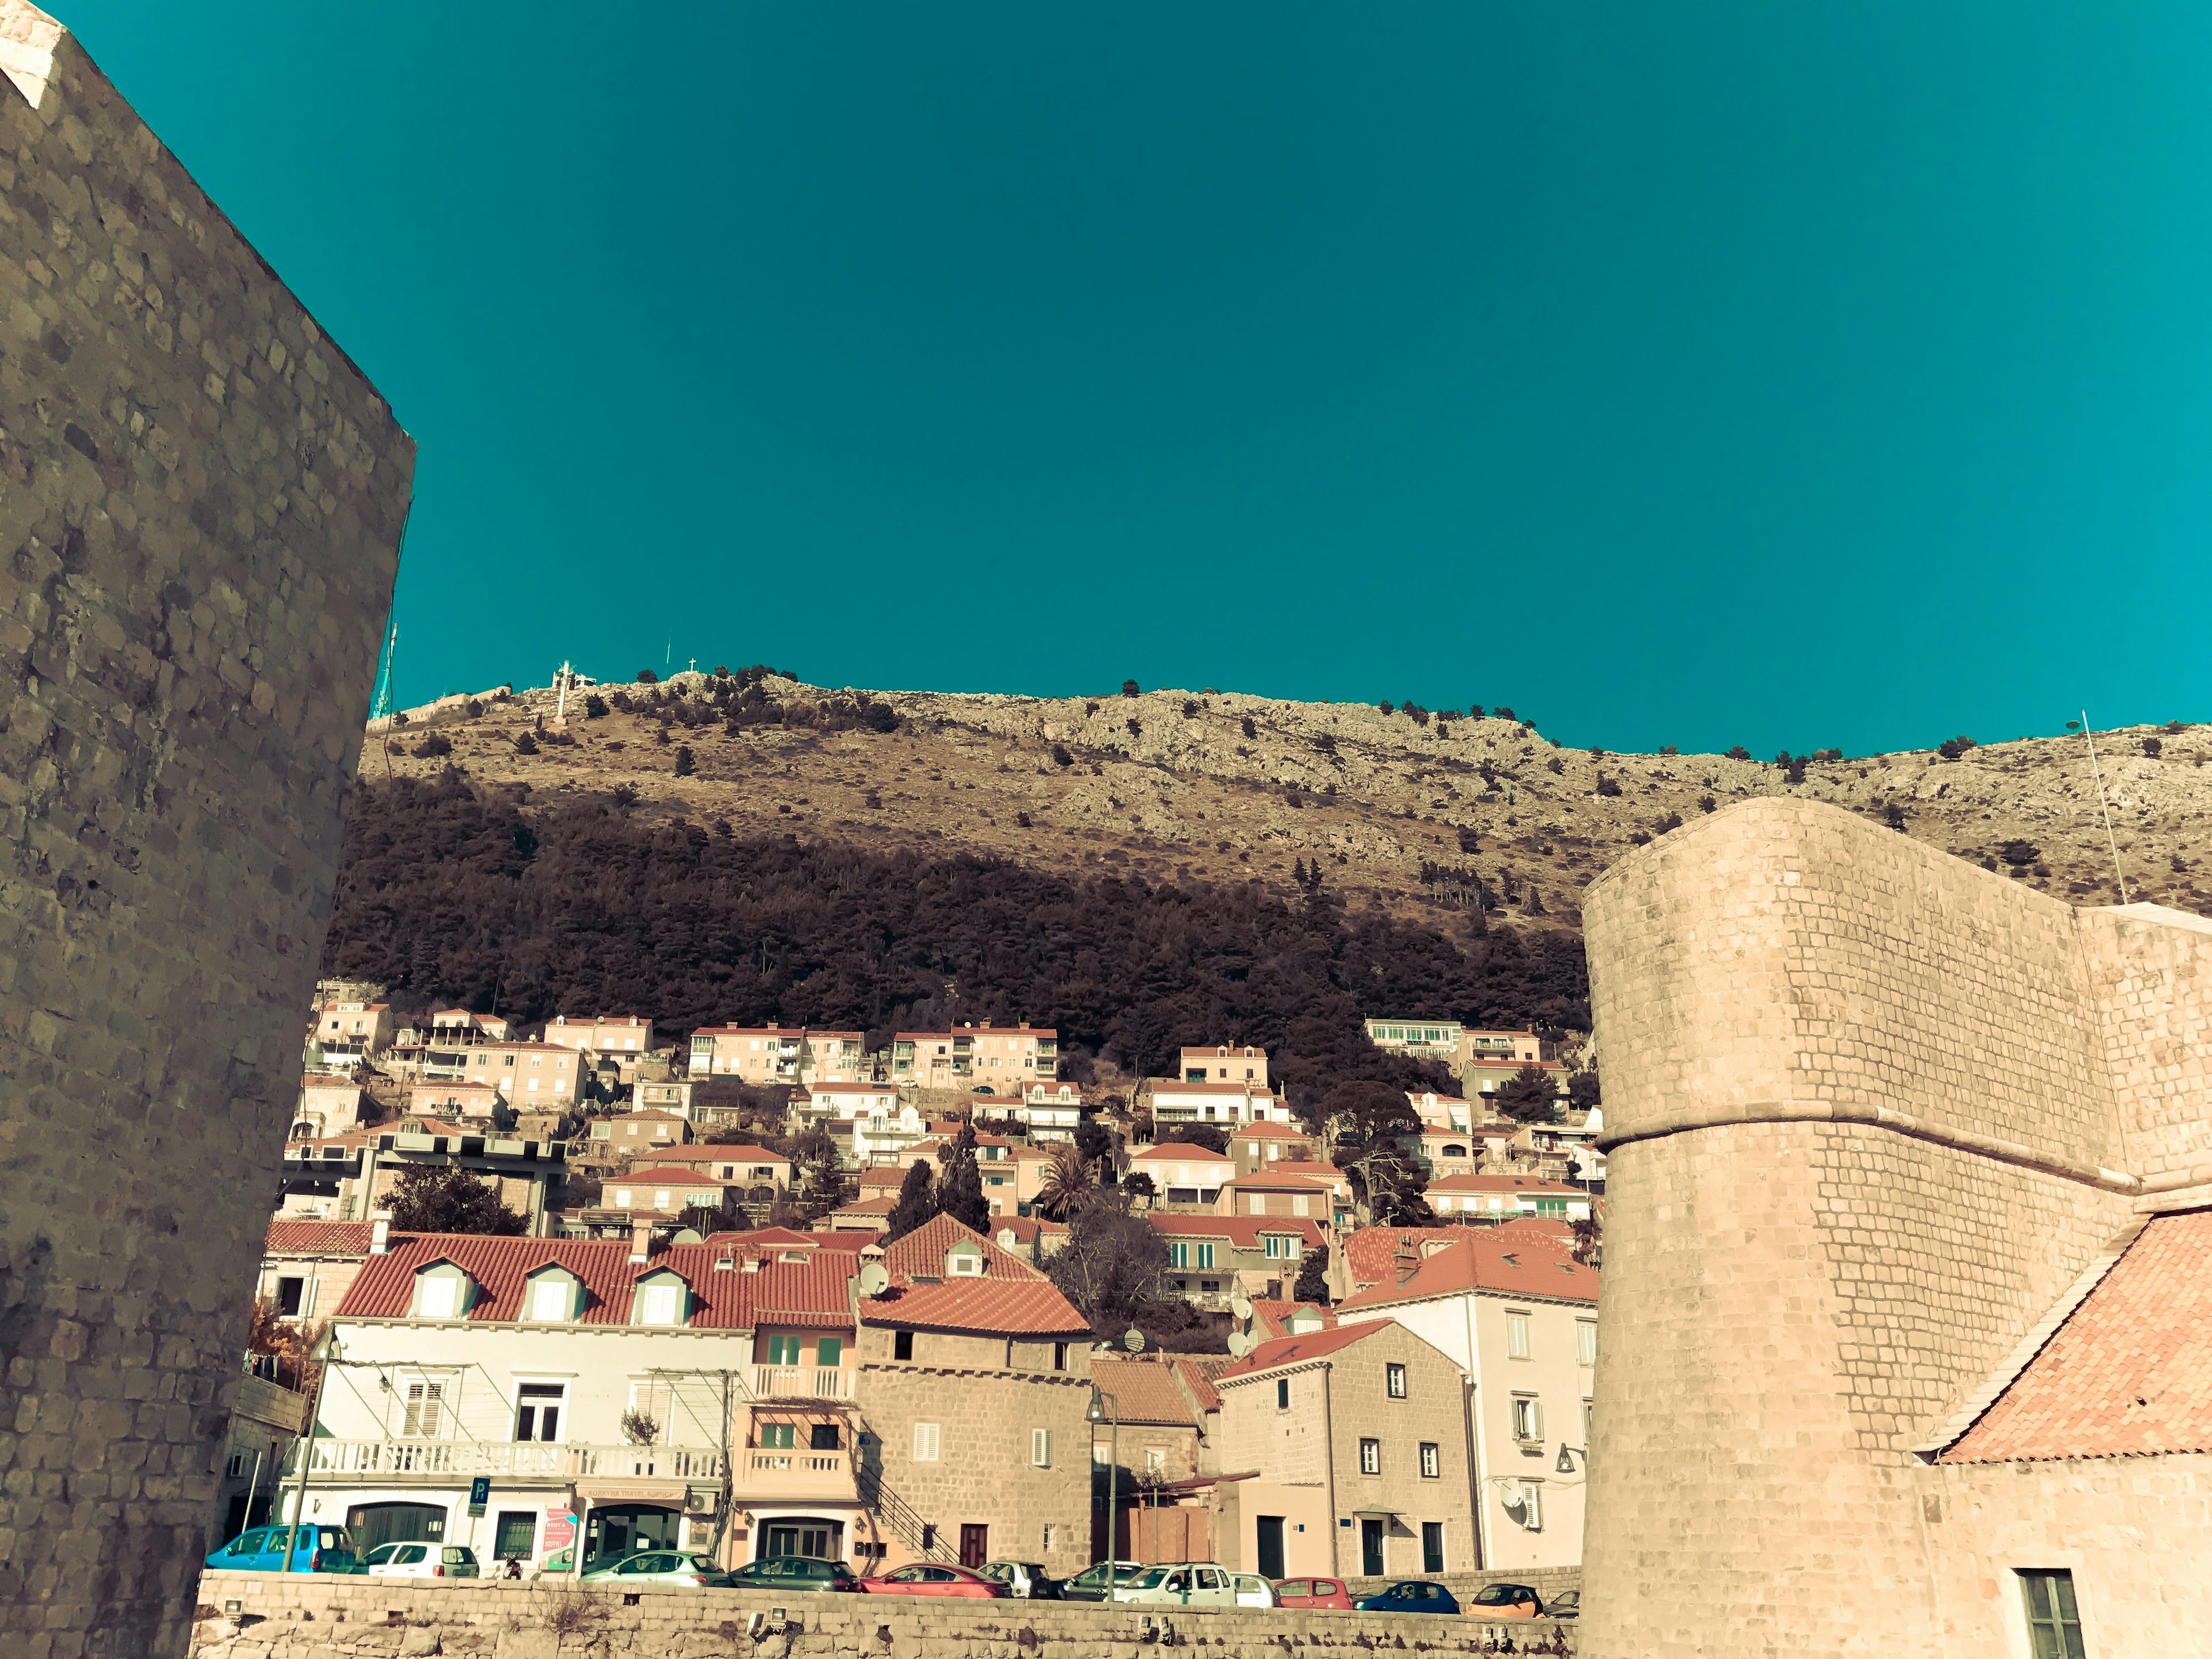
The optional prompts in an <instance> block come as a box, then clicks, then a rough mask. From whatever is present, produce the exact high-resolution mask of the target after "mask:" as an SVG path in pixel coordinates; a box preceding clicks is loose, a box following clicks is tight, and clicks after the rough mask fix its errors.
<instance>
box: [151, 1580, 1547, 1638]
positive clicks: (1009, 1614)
mask: <svg viewBox="0 0 2212 1659" xmlns="http://www.w3.org/2000/svg"><path fill="white" fill-rule="evenodd" d="M229 1601H237V1602H239V1603H240V1607H239V1610H238V1612H237V1613H228V1612H227V1611H226V1604H227V1603H228V1602H229ZM200 1603H201V1610H202V1612H204V1613H207V1614H209V1615H210V1616H209V1617H207V1618H205V1619H204V1620H201V1622H200V1623H199V1624H198V1625H197V1626H195V1627H194V1631H193V1641H192V1653H193V1655H194V1659H217V1656H221V1659H329V1656H331V1655H337V1654H355V1653H362V1654H370V1653H374V1654H379V1655H385V1654H407V1655H413V1654H483V1655H486V1656H492V1655H496V1656H498V1659H583V1656H587V1655H588V1656H591V1659H625V1656H636V1659H814V1656H822V1659H829V1656H833V1655H834V1656H836V1659H855V1656H869V1659H878V1656H879V1659H1051V1656H1054V1655H1058V1656H1060V1659H1139V1655H1141V1654H1144V1653H1146V1652H1148V1651H1157V1650H1159V1649H1160V1648H1162V1647H1168V1646H1172V1647H1196V1646H1198V1645H1199V1644H1201V1643H1203V1644H1206V1650H1207V1652H1208V1653H1218V1654H1221V1655H1223V1656H1224V1659H1282V1655H1283V1654H1284V1652H1285V1650H1289V1649H1293V1648H1304V1647H1322V1648H1344V1649H1347V1650H1355V1651H1360V1652H1365V1651H1370V1650H1380V1649H1389V1650H1392V1651H1394V1652H1395V1651H1397V1650H1400V1649H1401V1647H1402V1648H1403V1649H1405V1650H1419V1651H1424V1652H1429V1653H1443V1654H1455V1653H1469V1654H1472V1653H1497V1652H1501V1651H1510V1652H1516V1653H1527V1652H1534V1653H1549V1654H1562V1655H1570V1654H1572V1653H1573V1652H1574V1651H1575V1645H1574V1643H1575V1626H1573V1625H1572V1624H1571V1623H1569V1624H1554V1623H1553V1622H1552V1621H1550V1620H1501V1621H1488V1620H1479V1619H1473V1618H1459V1619H1422V1618H1415V1617H1412V1616H1410V1615H1408V1614H1405V1613H1337V1612H1325V1611H1305V1610H1303V1609H1299V1608H1296V1607H1275V1608H1268V1609H1265V1610H1262V1609H1258V1608H1251V1609H1245V1608H1238V1609H1236V1610H1233V1611H1224V1610H1219V1609H1214V1608H1204V1609H1201V1608H1182V1607H1164V1608H1157V1609H1155V1608H1146V1607H1104V1606H1101V1605H1099V1604H1097V1603H1095V1602H1084V1601H950V1600H938V1599H935V1598H925V1597H921V1596H908V1595H818V1594H817V1595H767V1594H764V1593H763V1592H760V1591H757V1590H647V1591H642V1592H639V1593H637V1594H636V1595H635V1599H634V1600H631V1599H629V1598H625V1597H624V1596H623V1595H621V1594H619V1593H617V1594H611V1595H607V1594H600V1593H598V1592H595V1591H593V1592H586V1591H579V1590H574V1589H566V1590H555V1589H538V1588H536V1587H535V1586H532V1585H524V1584H502V1583H470V1584H460V1583H451V1584H420V1585H417V1584H414V1583H409V1582H407V1581H404V1580H394V1579H370V1578H353V1577H346V1578H338V1577H294V1578H290V1579H289V1580H284V1579H280V1578H279V1577H278V1576H277V1575H276V1574H273V1573H265V1572H211V1573H209V1574H208V1575H207V1577H205V1579H204V1581H203V1582H202V1586H201V1592H200ZM774 1607H783V1608H784V1609H786V1610H787V1613H789V1614H790V1616H791V1618H792V1619H793V1620H794V1621H796V1622H797V1623H798V1625H799V1626H800V1628H799V1629H798V1630H796V1631H792V1632H783V1633H777V1632H769V1631H763V1632H761V1634H760V1635H758V1636H757V1637H756V1636H753V1635H751V1634H750V1633H749V1626H750V1620H751V1619H752V1616H753V1615H754V1614H755V1613H768V1612H769V1610H770V1609H772V1608H774ZM241 1619H242V1620H243V1621H244V1622H243V1623H242V1624H241V1622H240V1620H241ZM1162 1620H1164V1621H1165V1623H1166V1624H1167V1626H1169V1627H1170V1632H1172V1633H1171V1634H1170V1635H1168V1636H1165V1637H1163V1636H1162V1635H1161V1634H1160V1633H1159V1632H1158V1624H1159V1622H1160V1621H1162ZM1148 1626H1149V1628H1148ZM1506 1638H1510V1639H1511V1641H1512V1643H1513V1646H1512V1647H1511V1648H1510V1649H1506V1648H1504V1647H1503V1646H1502V1645H1488V1644H1502V1642H1503V1641H1504V1639H1506Z"/></svg>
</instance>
